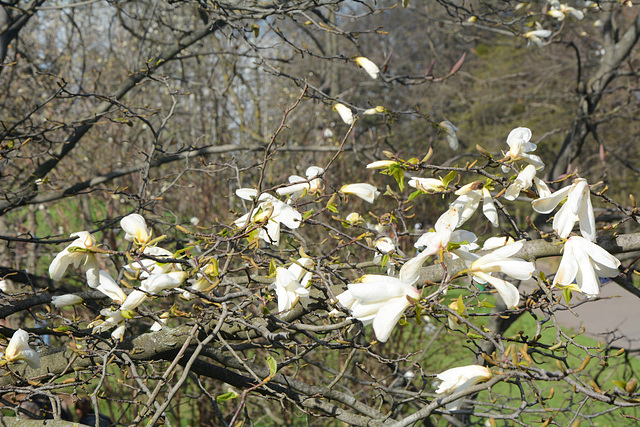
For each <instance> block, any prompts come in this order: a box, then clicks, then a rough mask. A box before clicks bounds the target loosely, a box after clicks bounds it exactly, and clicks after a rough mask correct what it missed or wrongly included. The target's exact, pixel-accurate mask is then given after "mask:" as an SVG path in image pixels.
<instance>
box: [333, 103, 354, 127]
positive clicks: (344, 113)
mask: <svg viewBox="0 0 640 427" xmlns="http://www.w3.org/2000/svg"><path fill="white" fill-rule="evenodd" d="M333 109H334V110H335V111H337V112H338V114H340V118H341V119H342V121H343V122H345V123H346V124H348V125H352V124H353V121H354V117H353V113H352V112H351V108H349V107H347V106H346V105H344V104H340V103H338V104H336V105H334V106H333Z"/></svg>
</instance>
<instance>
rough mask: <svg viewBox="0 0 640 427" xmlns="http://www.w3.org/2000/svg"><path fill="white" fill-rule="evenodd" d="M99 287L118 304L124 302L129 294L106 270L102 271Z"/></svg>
mask: <svg viewBox="0 0 640 427" xmlns="http://www.w3.org/2000/svg"><path fill="white" fill-rule="evenodd" d="M97 289H98V290H99V291H100V292H102V293H103V294H105V295H106V296H108V297H109V298H111V299H112V300H113V301H114V302H116V303H118V304H122V303H124V301H125V300H126V299H127V294H125V293H124V292H123V291H122V289H120V286H118V284H117V283H116V281H115V280H113V278H112V277H111V276H110V275H109V273H107V272H106V271H100V285H99V286H98V288H97Z"/></svg>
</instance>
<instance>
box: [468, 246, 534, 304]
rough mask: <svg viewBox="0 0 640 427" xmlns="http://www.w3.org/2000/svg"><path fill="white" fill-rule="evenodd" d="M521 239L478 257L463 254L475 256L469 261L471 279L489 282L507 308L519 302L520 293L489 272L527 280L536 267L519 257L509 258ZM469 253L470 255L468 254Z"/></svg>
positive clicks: (518, 247)
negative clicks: (473, 259)
mask: <svg viewBox="0 0 640 427" xmlns="http://www.w3.org/2000/svg"><path fill="white" fill-rule="evenodd" d="M523 245H524V242H523V241H519V242H515V243H512V244H510V245H506V246H503V247H502V248H499V249H496V250H494V251H493V252H491V253H490V254H487V255H484V256H482V257H478V256H477V255H475V254H465V256H464V258H465V259H467V260H469V259H470V258H471V259H472V258H477V259H475V261H473V262H472V263H471V266H470V267H469V273H470V274H471V275H472V277H473V280H475V281H476V282H478V283H489V284H491V285H492V286H493V287H494V288H496V290H497V291H498V294H499V295H500V297H501V298H502V300H503V301H504V303H505V305H506V306H507V307H508V308H512V307H516V306H517V305H518V303H519V302H520V293H519V292H518V289H517V288H516V287H515V286H513V284H511V283H509V282H507V281H505V280H502V279H498V278H497V277H493V276H492V275H491V273H502V274H506V275H507V276H510V277H513V278H514V279H518V280H527V279H530V278H531V275H532V274H533V272H534V271H535V269H536V267H535V265H534V264H533V263H532V262H529V261H525V260H523V259H521V258H511V256H513V255H515V254H516V253H517V252H518V251H519V250H520V249H522V246H523ZM469 255H470V256H469Z"/></svg>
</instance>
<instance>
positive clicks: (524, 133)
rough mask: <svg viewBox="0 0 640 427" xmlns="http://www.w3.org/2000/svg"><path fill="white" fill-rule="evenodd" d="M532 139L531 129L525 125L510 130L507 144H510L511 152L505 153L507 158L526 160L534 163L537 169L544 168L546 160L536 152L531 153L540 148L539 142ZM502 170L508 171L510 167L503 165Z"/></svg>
mask: <svg viewBox="0 0 640 427" xmlns="http://www.w3.org/2000/svg"><path fill="white" fill-rule="evenodd" d="M530 140H531V129H529V128H525V127H519V128H515V129H513V130H512V131H511V132H509V135H508V136H507V145H509V152H508V153H506V154H505V156H506V158H507V159H509V160H511V161H513V162H515V161H516V160H524V161H525V162H527V163H530V164H532V165H533V166H535V167H536V169H542V168H544V162H543V161H542V159H541V158H540V157H538V156H536V155H535V154H529V153H530V152H531V151H535V149H536V148H538V145H537V144H534V143H533V142H531V141H530ZM502 171H503V172H505V173H507V172H509V168H507V167H506V166H503V167H502Z"/></svg>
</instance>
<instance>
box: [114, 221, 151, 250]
mask: <svg viewBox="0 0 640 427" xmlns="http://www.w3.org/2000/svg"><path fill="white" fill-rule="evenodd" d="M120 227H122V229H123V230H124V232H125V235H124V240H127V241H129V242H135V243H137V244H139V245H144V244H146V243H148V242H149V240H151V229H150V228H148V227H147V222H146V221H145V220H144V218H143V217H142V215H138V214H131V215H127V216H125V217H124V218H122V219H121V220H120Z"/></svg>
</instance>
